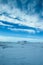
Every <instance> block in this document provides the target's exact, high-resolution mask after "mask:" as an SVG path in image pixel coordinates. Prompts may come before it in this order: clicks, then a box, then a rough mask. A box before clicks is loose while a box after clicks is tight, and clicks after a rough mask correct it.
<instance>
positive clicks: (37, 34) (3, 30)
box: [0, 0, 43, 41]
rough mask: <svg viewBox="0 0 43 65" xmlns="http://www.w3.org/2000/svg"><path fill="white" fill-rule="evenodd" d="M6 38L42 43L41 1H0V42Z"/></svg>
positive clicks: (42, 11)
mask: <svg viewBox="0 0 43 65" xmlns="http://www.w3.org/2000/svg"><path fill="white" fill-rule="evenodd" d="M8 37H9V40H10V39H13V40H14V39H15V38H16V39H18V38H19V39H22V40H23V39H25V40H27V39H29V40H30V39H31V40H34V41H35V39H37V41H39V40H40V41H43V0H0V40H3V39H5V40H7V38H8ZM12 37H13V38H12Z"/></svg>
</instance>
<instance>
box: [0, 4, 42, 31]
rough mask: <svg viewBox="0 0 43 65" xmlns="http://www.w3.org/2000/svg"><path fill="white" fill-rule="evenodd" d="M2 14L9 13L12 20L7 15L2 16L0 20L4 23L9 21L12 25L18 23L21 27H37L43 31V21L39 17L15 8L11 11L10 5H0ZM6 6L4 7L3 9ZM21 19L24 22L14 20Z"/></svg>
mask: <svg viewBox="0 0 43 65" xmlns="http://www.w3.org/2000/svg"><path fill="white" fill-rule="evenodd" d="M0 6H1V8H0V13H1V12H7V13H9V16H11V17H12V18H9V17H7V16H5V15H2V16H0V20H3V21H8V22H10V23H17V24H19V25H25V26H30V27H35V28H39V29H42V30H43V22H42V21H43V20H41V19H39V17H38V15H37V14H35V15H27V14H25V13H24V12H22V11H21V10H19V9H18V8H15V7H14V8H13V9H11V8H10V7H9V6H8V5H3V4H2V5H0ZM3 6H4V7H3ZM16 17H19V18H20V19H21V20H22V21H20V20H17V19H13V18H16Z"/></svg>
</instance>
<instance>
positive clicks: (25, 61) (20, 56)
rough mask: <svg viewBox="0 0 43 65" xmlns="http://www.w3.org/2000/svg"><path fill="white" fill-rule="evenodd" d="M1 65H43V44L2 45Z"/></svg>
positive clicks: (0, 50) (0, 45)
mask: <svg viewBox="0 0 43 65" xmlns="http://www.w3.org/2000/svg"><path fill="white" fill-rule="evenodd" d="M0 65H43V43H27V44H23V43H21V44H20V43H19V42H18V43H9V42H6V43H4V42H3V43H1V42H0Z"/></svg>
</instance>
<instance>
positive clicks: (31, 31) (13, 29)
mask: <svg viewBox="0 0 43 65" xmlns="http://www.w3.org/2000/svg"><path fill="white" fill-rule="evenodd" d="M8 29H10V30H12V31H24V32H28V33H32V34H35V33H36V32H37V33H39V32H40V31H39V30H37V31H35V30H33V29H20V28H18V29H17V28H8Z"/></svg>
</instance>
